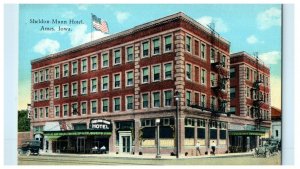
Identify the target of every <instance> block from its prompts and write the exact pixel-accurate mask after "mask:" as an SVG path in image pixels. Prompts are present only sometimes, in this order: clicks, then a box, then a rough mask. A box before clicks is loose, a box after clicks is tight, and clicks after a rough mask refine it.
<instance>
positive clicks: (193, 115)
mask: <svg viewBox="0 0 300 169" xmlns="http://www.w3.org/2000/svg"><path fill="white" fill-rule="evenodd" d="M232 121H233V120H232V117H227V116H226V115H224V116H220V117H217V118H216V117H211V114H210V113H208V112H200V113H199V112H198V111H191V110H189V111H181V112H180V115H179V118H178V121H177V120H176V116H175V111H160V112H147V114H146V113H140V114H138V113H136V114H134V115H133V114H128V115H119V116H99V117H93V118H86V119H76V120H75V119H70V120H64V121H63V122H61V121H60V122H56V123H55V122H51V126H49V124H50V123H49V122H48V123H47V122H46V123H43V124H42V123H40V124H34V125H33V126H34V127H41V126H44V127H43V131H42V132H41V131H39V132H40V133H42V136H43V142H44V144H43V145H44V146H43V150H44V151H45V152H49V153H51V152H58V153H81V154H89V153H114V154H124V153H127V154H140V155H142V154H149V153H151V154H156V153H157V150H158V145H159V150H160V153H161V154H170V155H175V154H176V153H177V150H178V153H179V155H180V156H196V155H205V154H207V155H208V154H211V153H212V151H213V149H215V153H216V154H223V153H230V152H231V150H230V146H232V145H235V144H239V142H241V141H239V140H238V139H237V140H238V141H237V140H236V138H235V136H233V135H231V134H230V124H231V123H232ZM177 123H178V125H177ZM55 124H56V125H58V127H55V126H54V125H55ZM176 126H178V131H179V132H178V133H177V132H176V131H177V130H176ZM158 131H159V132H158ZM177 134H178V135H177ZM177 138H178V141H177ZM239 139H240V140H242V142H247V139H248V138H247V137H246V138H239ZM245 139H246V141H245ZM253 140H257V138H255V136H254V137H252V136H251V137H250V148H252V147H255V146H257V143H255V141H253ZM158 143H159V144H158ZM177 145H178V148H177ZM103 147H105V151H98V150H100V149H101V148H103ZM213 147H214V148H213Z"/></svg>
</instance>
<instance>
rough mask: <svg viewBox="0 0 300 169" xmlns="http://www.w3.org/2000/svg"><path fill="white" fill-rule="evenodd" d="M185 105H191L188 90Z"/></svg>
mask: <svg viewBox="0 0 300 169" xmlns="http://www.w3.org/2000/svg"><path fill="white" fill-rule="evenodd" d="M185 97H186V105H187V106H190V105H191V92H190V91H186V96H185Z"/></svg>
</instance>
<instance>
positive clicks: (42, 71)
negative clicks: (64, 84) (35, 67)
mask: <svg viewBox="0 0 300 169" xmlns="http://www.w3.org/2000/svg"><path fill="white" fill-rule="evenodd" d="M39 81H40V82H44V81H45V78H44V70H40V71H39Z"/></svg>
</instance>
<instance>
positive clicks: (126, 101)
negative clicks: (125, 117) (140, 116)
mask: <svg viewBox="0 0 300 169" xmlns="http://www.w3.org/2000/svg"><path fill="white" fill-rule="evenodd" d="M127 97H132V109H128V108H127V103H128V99H127ZM125 110H126V111H128V110H134V95H125Z"/></svg>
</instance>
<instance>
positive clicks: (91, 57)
mask: <svg viewBox="0 0 300 169" xmlns="http://www.w3.org/2000/svg"><path fill="white" fill-rule="evenodd" d="M93 58H96V67H95V68H93ZM90 65H91V70H98V55H92V56H90Z"/></svg>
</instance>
